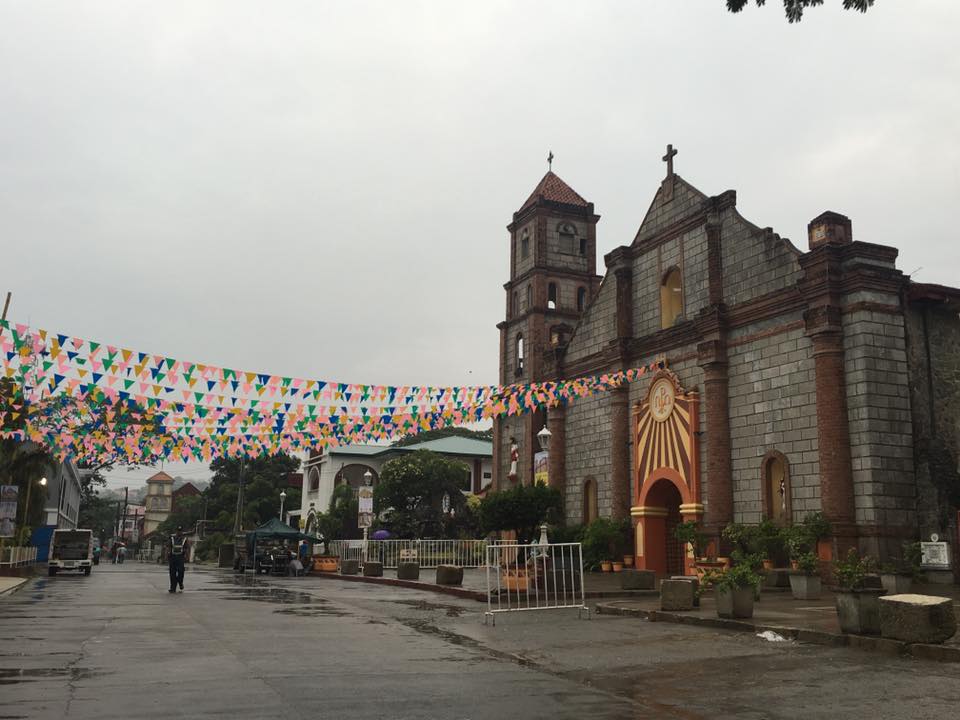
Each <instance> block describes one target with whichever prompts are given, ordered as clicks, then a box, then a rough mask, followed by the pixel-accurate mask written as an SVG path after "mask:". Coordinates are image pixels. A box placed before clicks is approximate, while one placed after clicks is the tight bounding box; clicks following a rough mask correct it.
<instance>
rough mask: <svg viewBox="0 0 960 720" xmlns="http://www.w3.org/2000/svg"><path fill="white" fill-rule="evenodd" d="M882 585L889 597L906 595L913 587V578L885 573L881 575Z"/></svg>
mask: <svg viewBox="0 0 960 720" xmlns="http://www.w3.org/2000/svg"><path fill="white" fill-rule="evenodd" d="M880 583H881V584H882V585H883V589H884V590H886V591H887V595H905V594H906V593H908V592H910V588H911V587H912V586H913V577H912V576H910V575H901V574H899V573H883V574H882V575H880Z"/></svg>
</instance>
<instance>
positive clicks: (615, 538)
mask: <svg viewBox="0 0 960 720" xmlns="http://www.w3.org/2000/svg"><path fill="white" fill-rule="evenodd" d="M623 547H624V539H623V532H622V528H621V527H620V524H619V523H617V522H616V521H614V520H611V519H610V518H597V519H596V520H594V521H593V522H592V523H590V524H589V525H587V527H586V528H585V529H584V531H583V553H584V557H585V558H586V564H587V566H588V567H590V568H591V569H595V568H597V567H598V566H599V567H600V569H601V570H602V571H603V572H610V571H611V570H613V559H614V558H620V557H622V556H623ZM617 562H618V564H619V561H617ZM620 569H621V570H622V569H623V565H622V564H621V565H620Z"/></svg>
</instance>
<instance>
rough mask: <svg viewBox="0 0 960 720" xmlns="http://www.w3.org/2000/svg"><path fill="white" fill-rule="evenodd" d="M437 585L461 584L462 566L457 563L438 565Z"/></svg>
mask: <svg viewBox="0 0 960 720" xmlns="http://www.w3.org/2000/svg"><path fill="white" fill-rule="evenodd" d="M437 585H463V568H462V567H459V566H457V565H438V566H437Z"/></svg>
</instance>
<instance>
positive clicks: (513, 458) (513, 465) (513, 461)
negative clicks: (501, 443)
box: [507, 437, 520, 482]
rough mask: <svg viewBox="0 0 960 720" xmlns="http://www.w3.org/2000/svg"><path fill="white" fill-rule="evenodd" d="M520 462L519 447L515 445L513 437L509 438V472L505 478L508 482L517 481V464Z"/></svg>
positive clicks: (515, 440)
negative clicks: (507, 478)
mask: <svg viewBox="0 0 960 720" xmlns="http://www.w3.org/2000/svg"><path fill="white" fill-rule="evenodd" d="M518 462H520V446H519V445H517V439H516V438H515V437H511V438H510V472H509V473H507V477H509V478H510V482H516V481H517V463H518Z"/></svg>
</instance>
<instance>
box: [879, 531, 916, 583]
mask: <svg viewBox="0 0 960 720" xmlns="http://www.w3.org/2000/svg"><path fill="white" fill-rule="evenodd" d="M902 548H903V552H902V554H901V556H900V557H899V558H896V559H895V560H893V561H891V562H886V563H884V564H883V565H882V566H881V570H880V582H881V584H882V585H883V589H884V590H886V591H887V593H888V594H890V595H899V594H901V593H908V592H910V587H911V586H912V585H913V579H914V577H916V576H917V575H918V574H919V572H920V543H918V542H905V543H903V546H902Z"/></svg>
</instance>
